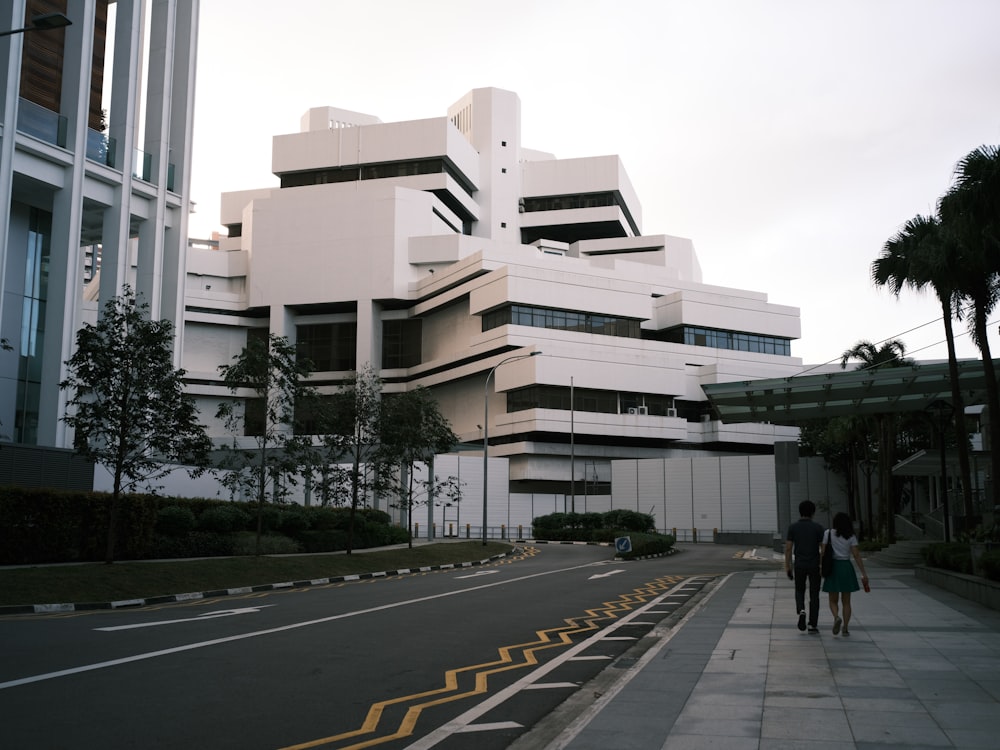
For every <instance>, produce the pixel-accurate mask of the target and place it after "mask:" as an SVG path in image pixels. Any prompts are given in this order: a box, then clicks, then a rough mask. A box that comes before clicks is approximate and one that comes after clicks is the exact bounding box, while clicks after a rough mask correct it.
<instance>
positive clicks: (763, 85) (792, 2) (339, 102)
mask: <svg viewBox="0 0 1000 750" xmlns="http://www.w3.org/2000/svg"><path fill="white" fill-rule="evenodd" d="M998 29H1000V2H998V0H837V2H818V1H813V0H622V1H621V2H618V3H608V2H606V0H600V1H597V0H503V1H502V2H481V1H479V0H419V1H418V0H361V1H360V2H351V3H348V2H342V1H341V0H295V2H284V3H276V2H273V0H203V2H202V3H201V20H200V30H199V36H200V38H199V50H198V78H197V102H196V110H195V144H194V164H193V169H192V187H191V195H192V199H193V200H194V201H195V202H196V203H197V212H196V213H195V214H194V215H193V216H192V217H191V226H190V234H191V236H194V237H207V236H209V235H210V233H211V232H212V231H215V230H221V229H222V228H221V227H220V225H219V196H220V193H222V192H228V191H234V190H245V189H251V188H260V187H268V186H275V185H277V179H276V178H275V177H274V176H273V175H272V174H271V172H270V165H271V136H273V135H277V134H282V133H294V132H298V130H299V118H300V117H301V116H302V115H303V114H304V113H305V112H306V110H308V109H310V108H312V107H319V106H333V107H341V108H344V109H350V110H355V111H359V112H365V113H367V114H372V115H375V116H377V117H379V118H380V119H381V120H382V121H383V122H393V121H399V120H415V119H420V118H425V117H441V116H444V115H445V114H446V110H447V108H448V106H449V105H450V104H452V103H453V102H455V101H456V100H458V99H459V98H460V97H461V96H462V95H464V94H465V93H466V92H467V91H469V90H470V89H473V88H479V87H485V86H495V87H498V88H503V89H508V90H510V91H514V92H516V93H517V94H518V95H519V97H520V99H521V116H522V145H523V146H525V147H527V148H533V149H539V150H542V151H549V152H552V153H554V154H555V155H556V156H557V157H559V158H573V157H582V156H597V155H603V154H618V155H620V156H621V158H622V160H623V163H624V165H625V169H626V170H627V171H628V173H629V176H630V177H631V180H632V183H633V185H634V186H635V189H636V192H637V193H638V196H639V199H640V201H641V203H642V209H643V223H642V224H643V225H642V229H643V232H644V233H645V234H671V235H677V236H681V237H688V238H690V239H691V240H693V242H694V245H695V249H696V251H697V253H698V257H699V260H700V263H701V267H702V271H703V280H704V281H705V283H708V284H716V285H721V286H729V287H736V288H740V289H752V290H755V291H760V292H765V293H767V295H768V297H769V300H770V301H771V302H774V303H777V304H782V305H790V306H793V307H798V308H800V310H801V316H802V338H801V340H799V341H795V342H793V343H792V355H793V356H796V357H801V358H802V359H803V361H804V362H805V363H808V364H818V363H823V362H828V361H831V360H836V359H839V356H840V354H841V353H842V352H844V351H845V350H846V349H848V348H850V347H851V346H852V345H853V344H854V343H856V342H857V341H858V340H860V339H867V340H870V341H874V342H876V343H877V342H881V341H883V340H885V339H889V338H893V337H896V338H900V339H901V340H902V341H903V342H904V343H905V344H906V345H907V348H908V349H909V351H910V353H911V354H912V355H913V356H914V357H915V358H917V359H935V358H943V357H945V356H946V352H945V347H944V344H943V343H942V340H943V329H942V326H941V324H940V322H939V321H938V318H939V316H940V309H939V307H938V303H937V302H936V300H935V298H934V297H933V296H931V295H928V294H922V295H918V294H916V293H914V292H909V291H907V292H904V293H903V295H902V297H901V298H900V299H899V300H897V299H896V298H894V297H893V296H892V295H891V294H889V293H888V292H887V291H884V290H879V289H876V288H875V287H873V285H872V283H871V280H870V271H871V262H872V261H873V260H874V259H875V258H877V257H878V255H879V252H880V250H881V248H882V245H883V243H884V242H885V241H886V240H887V239H888V238H889V237H891V236H892V235H893V234H894V233H895V232H896V231H897V230H898V229H899V228H900V226H901V225H902V224H903V223H904V222H906V221H907V220H908V219H910V218H912V217H913V216H915V215H916V214H929V213H933V212H934V211H935V206H936V202H937V199H938V198H939V197H940V196H941V195H942V194H943V193H944V192H945V191H946V190H947V189H948V187H949V185H950V184H951V179H952V173H953V170H954V167H955V164H956V163H957V162H958V161H959V160H960V159H961V158H962V157H963V156H964V155H965V154H967V153H968V152H969V151H971V150H972V149H974V148H976V147H978V146H980V145H982V144H985V143H989V144H998V143H1000V43H998V42H997V30H998ZM932 321H933V322H932ZM998 321H1000V311H997V313H994V316H993V322H992V324H991V326H990V343H991V346H992V347H993V354H994V356H1000V336H998V331H997V329H998ZM925 324H930V325H925ZM913 329H916V330H913ZM958 330H960V331H962V332H964V331H965V328H964V325H962V324H959V328H958ZM959 353H960V354H961V355H963V356H977V354H976V349H975V347H974V346H973V344H972V343H971V341H970V340H969V339H968V337H967V336H965V337H963V338H962V339H961V340H960V343H959Z"/></svg>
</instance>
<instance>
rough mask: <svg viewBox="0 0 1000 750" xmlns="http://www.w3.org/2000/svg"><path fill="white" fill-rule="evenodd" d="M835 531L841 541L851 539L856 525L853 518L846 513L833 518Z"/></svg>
mask: <svg viewBox="0 0 1000 750" xmlns="http://www.w3.org/2000/svg"><path fill="white" fill-rule="evenodd" d="M833 530H834V531H836V532H837V536H839V537H840V538H841V539H850V538H851V537H852V536H854V524H853V523H852V522H851V517H850V516H849V515H847V514H846V513H838V514H837V515H835V516H834V517H833Z"/></svg>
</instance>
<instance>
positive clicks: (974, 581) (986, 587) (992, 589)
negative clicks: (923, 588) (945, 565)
mask: <svg viewBox="0 0 1000 750" xmlns="http://www.w3.org/2000/svg"><path fill="white" fill-rule="evenodd" d="M913 572H914V575H916V577H917V578H919V579H920V580H921V581H924V582H926V583H929V584H931V585H933V586H937V587H938V588H941V589H944V590H945V591H950V592H951V593H953V594H957V595H958V596H961V597H962V598H963V599H968V600H970V601H973V602H976V603H977V604H982V605H983V606H984V607H989V608H990V609H995V610H997V611H1000V583H997V582H996V581H990V580H987V579H986V578H980V577H979V576H970V575H966V574H965V573H956V572H955V571H953V570H942V569H941V568H929V567H927V566H926V565H917V566H916V567H915V568H914V569H913Z"/></svg>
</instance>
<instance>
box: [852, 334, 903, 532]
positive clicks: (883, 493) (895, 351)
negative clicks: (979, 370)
mask: <svg viewBox="0 0 1000 750" xmlns="http://www.w3.org/2000/svg"><path fill="white" fill-rule="evenodd" d="M851 360H860V361H861V363H860V364H859V365H857V367H856V368H855V369H857V370H874V369H878V368H882V367H904V366H906V365H912V364H913V360H912V359H908V358H907V357H906V344H904V343H903V342H902V341H900V340H899V339H890V340H888V341H884V342H882V344H881V346H879V345H876V344H873V343H872V342H871V341H858V342H857V343H856V344H855V345H854V346H852V347H851V348H850V349H848V350H847V351H846V352H844V353H843V355H841V358H840V366H841V367H842V368H846V367H847V363H848V362H850V361H851ZM875 425H876V437H877V441H878V464H879V483H878V486H879V495H880V497H881V505H882V507H881V512H882V513H883V514H884V515H885V518H884V523H885V533H886V540H887V541H889V542H892V541H893V539H894V537H895V535H896V523H895V521H896V517H895V516H896V506H897V493H896V492H895V488H894V483H893V481H892V465H893V464H894V463H895V453H896V450H895V449H896V419H895V417H894V416H893V415H892V414H876V415H875ZM869 533H871V532H869Z"/></svg>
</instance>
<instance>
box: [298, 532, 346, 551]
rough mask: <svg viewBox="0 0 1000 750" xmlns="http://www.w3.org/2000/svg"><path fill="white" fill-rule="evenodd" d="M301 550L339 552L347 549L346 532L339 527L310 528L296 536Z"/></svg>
mask: <svg viewBox="0 0 1000 750" xmlns="http://www.w3.org/2000/svg"><path fill="white" fill-rule="evenodd" d="M297 541H298V542H299V544H300V545H301V546H302V551H303V552H339V551H340V550H344V549H347V532H346V531H341V530H339V529H310V530H309V531H304V532H302V534H301V535H300V536H299V537H298V540H297Z"/></svg>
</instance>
